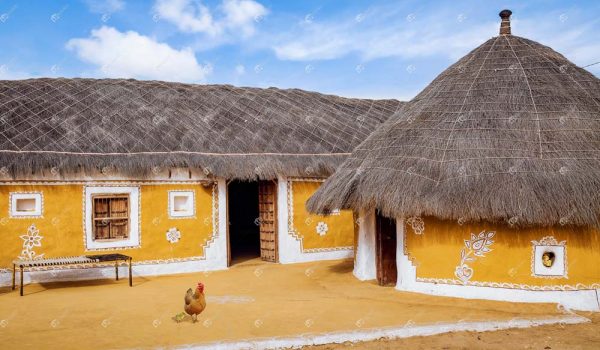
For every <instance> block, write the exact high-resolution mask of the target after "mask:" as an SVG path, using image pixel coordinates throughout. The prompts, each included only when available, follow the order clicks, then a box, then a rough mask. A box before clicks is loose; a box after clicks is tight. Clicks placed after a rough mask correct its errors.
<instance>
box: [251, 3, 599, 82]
mask: <svg viewBox="0 0 600 350" xmlns="http://www.w3.org/2000/svg"><path fill="white" fill-rule="evenodd" d="M409 10H410V9H409ZM409 10H406V9H404V10H396V9H394V8H393V7H386V6H379V7H377V6H373V7H371V8H370V10H369V11H367V12H365V13H363V14H361V16H360V19H361V20H360V21H357V20H356V16H352V15H348V14H343V15H338V16H336V17H334V18H329V19H326V20H322V21H316V20H315V21H310V22H307V21H301V23H300V24H299V25H297V26H295V27H294V28H293V29H292V30H290V31H289V32H286V33H284V34H280V35H275V36H271V37H264V38H261V39H263V40H260V41H258V40H256V41H257V42H259V44H260V45H261V47H267V48H270V49H271V50H272V51H273V52H274V53H275V55H276V56H277V57H278V58H279V59H282V60H291V61H315V60H331V59H339V58H341V57H344V56H348V55H352V54H354V55H357V56H359V57H360V59H361V61H369V60H373V59H378V58H386V57H399V58H401V59H411V60H414V59H415V58H417V59H418V58H421V57H432V56H439V57H446V58H449V59H451V60H456V59H458V58H460V57H462V56H463V55H465V54H466V53H468V52H469V51H470V50H472V49H474V48H476V47H477V46H479V45H481V44H482V43H483V42H485V41H486V40H487V39H489V38H491V37H493V36H496V35H498V29H499V19H497V20H496V19H494V20H492V19H483V20H479V21H477V20H476V18H475V17H474V16H472V17H471V16H463V15H459V16H448V15H447V13H452V11H451V10H450V9H447V8H446V9H437V10H436V11H430V12H421V13H419V14H418V15H413V16H411V15H412V14H408V15H407V14H406V13H408V12H406V11H409ZM405 12H406V13H405ZM559 15H560V13H548V12H543V13H539V15H537V17H527V18H526V19H520V18H517V19H515V18H513V20H512V24H513V25H512V27H513V34H515V35H519V36H523V37H526V38H529V39H532V40H536V41H539V42H541V43H542V44H544V45H549V46H550V47H552V48H553V49H555V50H557V51H558V52H560V53H562V54H564V55H565V56H566V57H567V58H569V59H571V60H573V61H574V62H575V63H576V64H579V65H585V64H590V63H593V62H595V61H597V60H598V52H600V44H598V43H597V40H595V39H596V37H597V35H595V31H597V28H598V21H597V19H591V20H588V22H585V21H578V22H576V21H577V20H576V19H570V18H569V19H568V20H566V21H565V20H564V17H560V16H559ZM548 18H552V19H553V20H548ZM257 45H258V44H257ZM588 69H590V70H591V71H592V72H597V71H599V70H600V65H598V66H592V67H589V68H588Z"/></svg>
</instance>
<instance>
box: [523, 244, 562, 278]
mask: <svg viewBox="0 0 600 350" xmlns="http://www.w3.org/2000/svg"><path fill="white" fill-rule="evenodd" d="M531 244H532V251H531V276H533V277H539V278H569V277H568V275H567V246H566V245H567V244H566V241H561V242H558V241H557V240H556V238H554V237H552V236H546V237H543V238H542V239H540V240H539V241H535V240H533V241H531Z"/></svg>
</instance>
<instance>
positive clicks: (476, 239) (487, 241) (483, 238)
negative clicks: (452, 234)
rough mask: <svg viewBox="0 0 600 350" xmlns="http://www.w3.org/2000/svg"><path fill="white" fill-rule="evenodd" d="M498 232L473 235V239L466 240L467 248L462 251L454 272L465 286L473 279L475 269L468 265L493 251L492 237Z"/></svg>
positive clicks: (482, 232)
mask: <svg viewBox="0 0 600 350" xmlns="http://www.w3.org/2000/svg"><path fill="white" fill-rule="evenodd" d="M495 234H496V232H494V231H485V230H484V231H481V232H480V233H479V234H478V235H475V234H474V233H471V239H468V240H467V239H465V247H464V248H463V249H462V250H461V251H460V263H459V264H458V266H456V269H455V270H454V275H455V276H456V277H457V278H458V279H459V280H461V282H462V283H463V284H466V283H467V282H469V280H470V279H471V277H473V272H474V271H473V268H472V267H471V266H469V264H468V263H470V262H473V261H475V260H476V259H477V258H484V257H485V254H486V253H489V252H491V251H492V249H490V246H491V245H492V244H493V243H494V241H493V240H492V237H494V235H495Z"/></svg>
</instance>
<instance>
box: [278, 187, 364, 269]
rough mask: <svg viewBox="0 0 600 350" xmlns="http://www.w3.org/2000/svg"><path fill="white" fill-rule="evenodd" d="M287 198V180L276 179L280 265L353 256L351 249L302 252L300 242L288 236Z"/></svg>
mask: <svg viewBox="0 0 600 350" xmlns="http://www.w3.org/2000/svg"><path fill="white" fill-rule="evenodd" d="M287 198H288V186H287V178H285V177H283V176H279V177H278V178H277V222H278V227H277V232H278V233H277V234H278V237H277V238H278V249H279V251H278V254H279V262H280V263H282V264H293V263H301V262H310V261H319V260H338V259H348V258H352V257H353V256H354V251H353V250H352V249H340V250H332V251H327V252H310V253H308V252H307V253H305V252H303V251H302V245H301V243H300V241H298V240H297V239H296V238H294V237H292V235H290V234H289V227H288V215H289V213H288V202H287Z"/></svg>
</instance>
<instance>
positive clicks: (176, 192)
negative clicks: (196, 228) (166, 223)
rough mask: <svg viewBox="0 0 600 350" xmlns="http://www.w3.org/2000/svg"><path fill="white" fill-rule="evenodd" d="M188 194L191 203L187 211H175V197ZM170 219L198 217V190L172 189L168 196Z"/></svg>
mask: <svg viewBox="0 0 600 350" xmlns="http://www.w3.org/2000/svg"><path fill="white" fill-rule="evenodd" d="M178 196H186V197H187V198H188V200H191V203H188V208H187V210H186V211H185V212H176V211H175V197H178ZM168 200H169V202H168V208H169V209H168V211H169V219H194V218H196V191H194V190H172V191H169V198H168Z"/></svg>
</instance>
